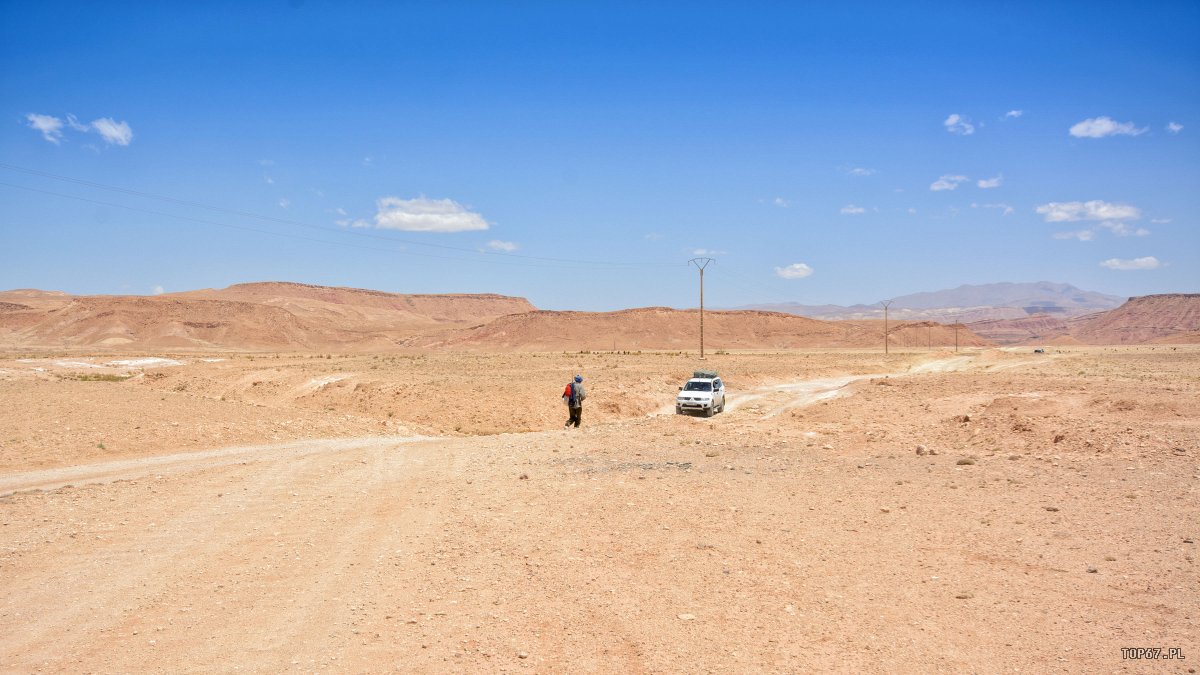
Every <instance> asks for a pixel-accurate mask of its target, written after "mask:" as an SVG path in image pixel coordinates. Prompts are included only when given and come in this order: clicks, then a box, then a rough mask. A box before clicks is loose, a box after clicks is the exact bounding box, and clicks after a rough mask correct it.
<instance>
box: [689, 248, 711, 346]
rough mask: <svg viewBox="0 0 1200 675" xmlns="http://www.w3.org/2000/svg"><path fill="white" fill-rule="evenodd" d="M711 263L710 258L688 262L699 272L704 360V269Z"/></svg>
mask: <svg viewBox="0 0 1200 675" xmlns="http://www.w3.org/2000/svg"><path fill="white" fill-rule="evenodd" d="M711 262H716V261H714V260H713V259H712V258H692V259H691V260H689V261H688V264H689V265H695V266H696V269H698V270H700V359H701V360H703V359H704V268H705V267H708V264H709V263H711Z"/></svg>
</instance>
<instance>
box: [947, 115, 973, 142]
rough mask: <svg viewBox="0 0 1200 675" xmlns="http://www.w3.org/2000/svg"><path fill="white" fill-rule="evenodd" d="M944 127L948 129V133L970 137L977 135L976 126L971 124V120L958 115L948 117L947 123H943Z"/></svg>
mask: <svg viewBox="0 0 1200 675" xmlns="http://www.w3.org/2000/svg"><path fill="white" fill-rule="evenodd" d="M942 126H944V127H946V131H949V132H950V133H952V134H958V135H960V136H970V135H971V134H973V133H975V125H973V124H971V121H970V120H968V119H967V118H966V117H963V116H962V115H959V114H958V113H953V114H951V115H950V116H949V117H947V118H946V121H945V122H942Z"/></svg>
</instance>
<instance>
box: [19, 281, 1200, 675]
mask: <svg viewBox="0 0 1200 675" xmlns="http://www.w3.org/2000/svg"><path fill="white" fill-rule="evenodd" d="M1196 298H1197V296H1184V295H1181V296H1178V297H1176V298H1174V299H1173V300H1171V301H1169V302H1167V301H1164V300H1162V299H1161V298H1158V299H1154V300H1152V301H1145V300H1136V299H1135V300H1134V301H1131V302H1130V303H1127V305H1129V306H1132V307H1133V308H1134V309H1138V308H1142V310H1144V308H1145V306H1146V305H1153V306H1154V307H1156V308H1158V309H1159V310H1160V311H1167V313H1168V314H1169V316H1170V317H1172V318H1171V319H1170V321H1169V322H1167V321H1166V320H1164V321H1158V320H1156V319H1148V318H1147V314H1146V312H1145V311H1142V310H1139V311H1140V313H1139V314H1138V321H1140V322H1141V323H1142V324H1143V325H1147V326H1155V325H1167V323H1170V325H1171V326H1173V327H1174V329H1173V330H1172V331H1170V332H1169V334H1167V332H1164V331H1162V330H1149V331H1144V332H1142V333H1138V334H1137V335H1136V338H1137V341H1136V342H1133V341H1132V340H1131V339H1116V338H1112V337H1105V336H1104V334H1102V333H1101V331H1100V329H1099V328H1096V329H1094V330H1092V331H1090V332H1089V331H1079V332H1078V333H1077V335H1078V338H1077V340H1076V341H1075V342H1073V343H1071V344H1053V345H1051V344H1047V345H1045V346H1044V347H1042V352H1041V353H1036V352H1035V351H1034V348H1033V347H1032V346H1031V345H1022V346H1011V345H1010V346H1001V345H997V344H996V343H994V342H991V341H989V340H987V339H985V338H983V337H981V336H980V334H977V333H976V332H974V331H972V330H971V327H968V326H961V325H960V326H958V327H957V328H958V339H959V341H960V345H959V349H958V350H957V351H956V350H955V349H954V347H953V340H954V335H953V333H954V330H955V327H954V326H951V325H946V324H940V323H937V322H932V321H927V322H907V323H905V322H901V323H899V324H898V325H892V326H890V327H889V331H892V330H895V332H894V333H890V335H891V340H890V343H889V346H890V349H889V353H887V354H885V353H884V351H883V349H882V344H881V343H882V331H883V327H882V322H875V321H874V320H855V321H844V322H840V321H820V320H815V319H807V318H803V317H798V316H791V315H784V314H778V313H773V312H763V311H756V310H748V311H729V312H710V313H706V330H711V332H707V333H706V339H707V344H708V345H709V351H708V352H707V353H706V355H705V356H706V357H705V359H704V360H701V359H700V358H699V354H698V352H697V350H696V349H695V345H694V337H695V335H696V333H695V321H696V319H697V318H698V317H697V313H696V312H694V311H683V310H669V309H665V308H648V309H637V310H625V311H621V312H609V313H603V312H602V313H589V312H545V311H540V310H537V309H536V308H534V307H532V305H529V303H527V302H526V301H524V300H522V299H520V298H505V297H502V296H398V295H393V294H384V293H376V292H369V291H359V290H355V289H330V288H322V287H314V286H304V285H299V284H251V285H243V286H240V287H233V288H231V289H225V290H223V291H203V292H189V293H181V294H168V295H164V296H158V297H121V296H94V297H85V298H80V297H74V296H67V295H64V294H55V293H46V292H40V291H39V292H35V291H19V292H9V293H6V294H3V295H2V296H0V299H2V300H3V301H4V303H6V304H4V305H2V306H3V307H4V310H3V312H2V313H0V344H3V345H4V352H3V354H2V355H0V411H2V412H0V429H2V430H3V433H2V436H0V579H3V582H2V583H0V636H2V637H0V671H4V672H35V671H37V672H41V671H49V672H94V671H102V672H128V671H141V670H154V671H169V672H211V671H213V670H220V671H230V670H234V669H236V670H245V671H251V672H291V671H296V672H299V671H306V672H330V671H336V672H377V671H385V670H398V671H409V672H441V671H447V670H450V671H470V672H496V671H499V672H526V671H528V672H562V671H591V672H601V671H602V672H612V671H629V672H669V671H689V672H746V671H776V672H805V671H814V670H843V671H853V672H896V671H902V672H964V671H970V672H980V671H982V672H993V671H1012V672H1025V671H1043V672H1044V671H1062V672H1081V671H1082V672H1192V671H1193V669H1194V660H1195V659H1196V658H1198V655H1200V648H1198V640H1197V638H1198V637H1200V623H1198V620H1200V617H1198V616H1197V608H1198V607H1200V585H1198V584H1197V583H1196V581H1197V567H1196V562H1195V557H1196V550H1197V547H1196V543H1195V542H1196V539H1197V537H1200V528H1198V527H1197V523H1200V500H1198V499H1197V489H1198V488H1200V456H1198V453H1200V417H1198V416H1197V415H1196V412H1195V411H1196V410H1198V409H1200V345H1197V344H1195V342H1196V340H1194V339H1191V338H1189V337H1188V336H1194V335H1195V334H1196V333H1195V331H1196V329H1197V326H1196V320H1195V318H1196V316H1197V314H1196V312H1195V302H1196ZM1164 307H1168V309H1166V310H1164V309H1163V308H1164ZM1129 309H1130V307H1125V311H1126V313H1128V311H1129ZM1120 311H1121V308H1118V309H1116V310H1112V312H1113V313H1116V314H1115V318H1114V317H1113V315H1109V316H1107V317H1106V318H1105V317H1101V318H1100V319H1097V320H1094V323H1093V324H1092V325H1093V326H1100V327H1105V326H1107V327H1109V328H1110V329H1111V330H1114V331H1117V332H1118V333H1120V334H1121V335H1126V334H1128V333H1129V330H1127V328H1124V326H1126V325H1127V324H1123V323H1122V322H1121V316H1122V315H1121V314H1119V313H1118V312H1120ZM1179 317H1191V318H1189V319H1186V320H1180V319H1179ZM1189 322H1190V323H1189ZM1110 335H1111V334H1110ZM1097 336H1100V337H1097ZM1085 339H1091V340H1105V339H1107V340H1110V341H1111V344H1084V343H1083V341H1084V340H1085ZM1152 341H1154V342H1152ZM1131 342H1132V343H1131ZM614 343H615V345H614ZM947 343H949V344H947ZM239 345H241V346H239ZM246 345H252V346H253V348H251V347H248V346H246ZM606 346H607V347H608V349H606V348H605V347H606ZM614 346H615V347H616V348H615V349H613V347H614ZM701 367H703V368H705V369H715V370H718V371H719V372H720V373H721V375H722V376H723V378H724V379H725V381H726V382H727V384H728V387H729V399H728V406H727V408H728V409H727V410H726V411H725V412H723V413H721V414H720V415H717V416H716V417H713V418H708V419H706V418H699V417H690V416H680V415H675V414H674V409H673V400H674V396H675V393H676V390H677V388H678V386H679V385H681V384H682V383H683V382H684V381H685V380H686V379H687V378H688V377H689V376H690V375H691V373H692V371H693V370H695V369H697V368H701ZM576 373H579V374H582V375H583V376H584V378H585V384H586V385H587V387H588V391H589V396H588V399H587V401H586V403H585V406H584V414H583V428H582V429H579V430H569V431H566V430H563V429H562V423H563V421H564V419H565V417H566V411H565V407H564V406H563V404H562V402H561V400H560V398H559V397H560V394H561V391H562V388H563V385H564V383H565V382H567V381H568V379H569V378H570V377H571V376H572V375H574V374H576ZM1130 647H1153V648H1162V649H1164V650H1167V649H1178V650H1180V651H1179V652H1178V653H1179V654H1182V655H1184V656H1186V657H1187V658H1186V660H1172V661H1148V660H1131V659H1128V658H1123V657H1122V651H1121V650H1122V649H1123V648H1130ZM1166 653H1167V652H1166V651H1164V652H1163V654H1166Z"/></svg>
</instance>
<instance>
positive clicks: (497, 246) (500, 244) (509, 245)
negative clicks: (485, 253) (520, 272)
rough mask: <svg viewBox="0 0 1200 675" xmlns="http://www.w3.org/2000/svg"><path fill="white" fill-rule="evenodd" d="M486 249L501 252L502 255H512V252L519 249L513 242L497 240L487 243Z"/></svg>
mask: <svg viewBox="0 0 1200 675" xmlns="http://www.w3.org/2000/svg"><path fill="white" fill-rule="evenodd" d="M487 247H488V248H490V249H492V250H493V251H501V252H503V253H512V252H513V251H515V250H517V249H518V248H520V247H519V246H517V245H516V243H514V242H511V241H500V240H499V239H493V240H491V241H489V242H488V243H487Z"/></svg>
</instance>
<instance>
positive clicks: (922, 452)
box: [917, 445, 928, 456]
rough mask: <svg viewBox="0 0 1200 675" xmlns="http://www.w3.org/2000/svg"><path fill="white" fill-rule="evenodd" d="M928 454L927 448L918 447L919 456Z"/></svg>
mask: <svg viewBox="0 0 1200 675" xmlns="http://www.w3.org/2000/svg"><path fill="white" fill-rule="evenodd" d="M926 452H928V450H927V449H926V447H925V446H923V445H918V446H917V454H918V455H921V456H923V455H925V453H926Z"/></svg>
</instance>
